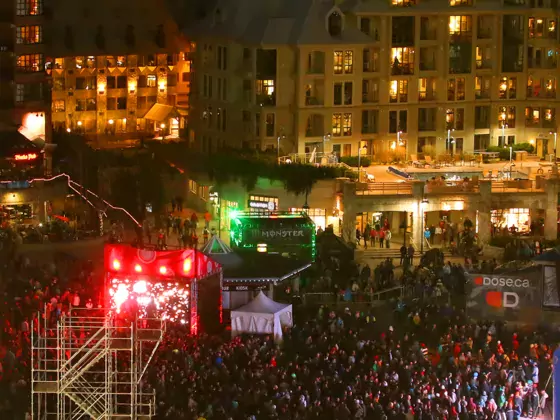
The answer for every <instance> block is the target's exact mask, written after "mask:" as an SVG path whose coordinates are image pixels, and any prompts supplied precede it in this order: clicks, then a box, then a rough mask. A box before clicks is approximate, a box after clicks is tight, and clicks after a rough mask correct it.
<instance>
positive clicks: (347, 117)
mask: <svg viewBox="0 0 560 420" xmlns="http://www.w3.org/2000/svg"><path fill="white" fill-rule="evenodd" d="M342 131H343V132H342V135H343V136H351V135H352V114H350V113H347V114H344V125H343V130H342Z"/></svg>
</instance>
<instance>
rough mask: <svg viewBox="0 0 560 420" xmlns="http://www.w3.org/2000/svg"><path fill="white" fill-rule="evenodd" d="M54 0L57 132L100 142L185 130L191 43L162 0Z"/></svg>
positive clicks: (53, 108) (54, 85)
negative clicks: (56, 0) (87, 0)
mask: <svg viewBox="0 0 560 420" xmlns="http://www.w3.org/2000/svg"><path fill="white" fill-rule="evenodd" d="M59 2H61V3H64V5H57V13H55V14H54V16H53V20H52V36H51V39H50V42H51V46H52V49H51V57H52V60H51V61H50V62H49V63H48V66H49V68H50V69H52V112H53V117H52V120H53V125H54V128H55V130H70V131H75V132H79V133H85V134H86V136H90V137H91V136H96V137H97V138H98V139H105V140H107V139H109V140H110V139H111V138H113V137H115V136H116V137H121V138H133V137H142V136H144V135H146V134H156V135H158V136H162V135H163V136H165V137H167V136H170V137H178V136H179V131H180V129H182V128H185V120H186V115H187V107H188V96H189V91H190V77H191V74H190V69H191V62H192V61H191V58H190V56H189V52H190V50H191V49H192V47H191V44H190V43H188V42H187V41H186V40H185V39H184V37H182V36H181V34H180V31H179V30H178V28H177V26H176V24H175V22H174V20H173V19H172V17H171V15H170V13H168V11H167V9H166V8H165V7H164V6H165V5H164V4H162V3H161V2H157V1H145V2H141V3H138V2H137V1H131V0H130V1H126V2H124V3H123V2H119V3H118V4H117V3H115V2H113V1H110V0H102V1H101V4H100V3H99V2H96V3H95V4H87V3H80V2H70V1H66V0H59ZM59 6H60V7H59ZM59 9H61V10H60V13H58V10H59Z"/></svg>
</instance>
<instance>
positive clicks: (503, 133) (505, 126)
mask: <svg viewBox="0 0 560 420" xmlns="http://www.w3.org/2000/svg"><path fill="white" fill-rule="evenodd" d="M502 116H503V117H504V118H505V115H502ZM506 128H508V125H507V124H506V122H505V120H504V121H502V141H503V142H504V147H506Z"/></svg>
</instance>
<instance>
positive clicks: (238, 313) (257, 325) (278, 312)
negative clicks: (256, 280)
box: [231, 292, 293, 341]
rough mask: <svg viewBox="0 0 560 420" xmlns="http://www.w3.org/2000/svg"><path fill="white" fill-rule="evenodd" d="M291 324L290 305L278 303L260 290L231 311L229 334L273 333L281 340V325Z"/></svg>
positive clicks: (276, 338)
mask: <svg viewBox="0 0 560 420" xmlns="http://www.w3.org/2000/svg"><path fill="white" fill-rule="evenodd" d="M292 325H293V319H292V305H290V304H285V303H278V302H275V301H273V300H272V299H270V298H269V297H268V296H266V295H265V294H264V293H263V292H260V293H259V294H258V295H257V296H256V297H255V298H254V299H253V300H252V301H251V302H249V303H248V304H247V305H245V306H242V307H240V308H238V309H236V310H235V311H231V335H232V336H236V335H238V334H243V333H252V334H274V340H276V341H279V340H282V326H289V327H291V326H292Z"/></svg>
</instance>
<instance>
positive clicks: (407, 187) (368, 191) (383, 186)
mask: <svg viewBox="0 0 560 420" xmlns="http://www.w3.org/2000/svg"><path fill="white" fill-rule="evenodd" d="M356 195H412V185H411V184H409V183H407V182H368V183H358V184H357V186H356Z"/></svg>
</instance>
